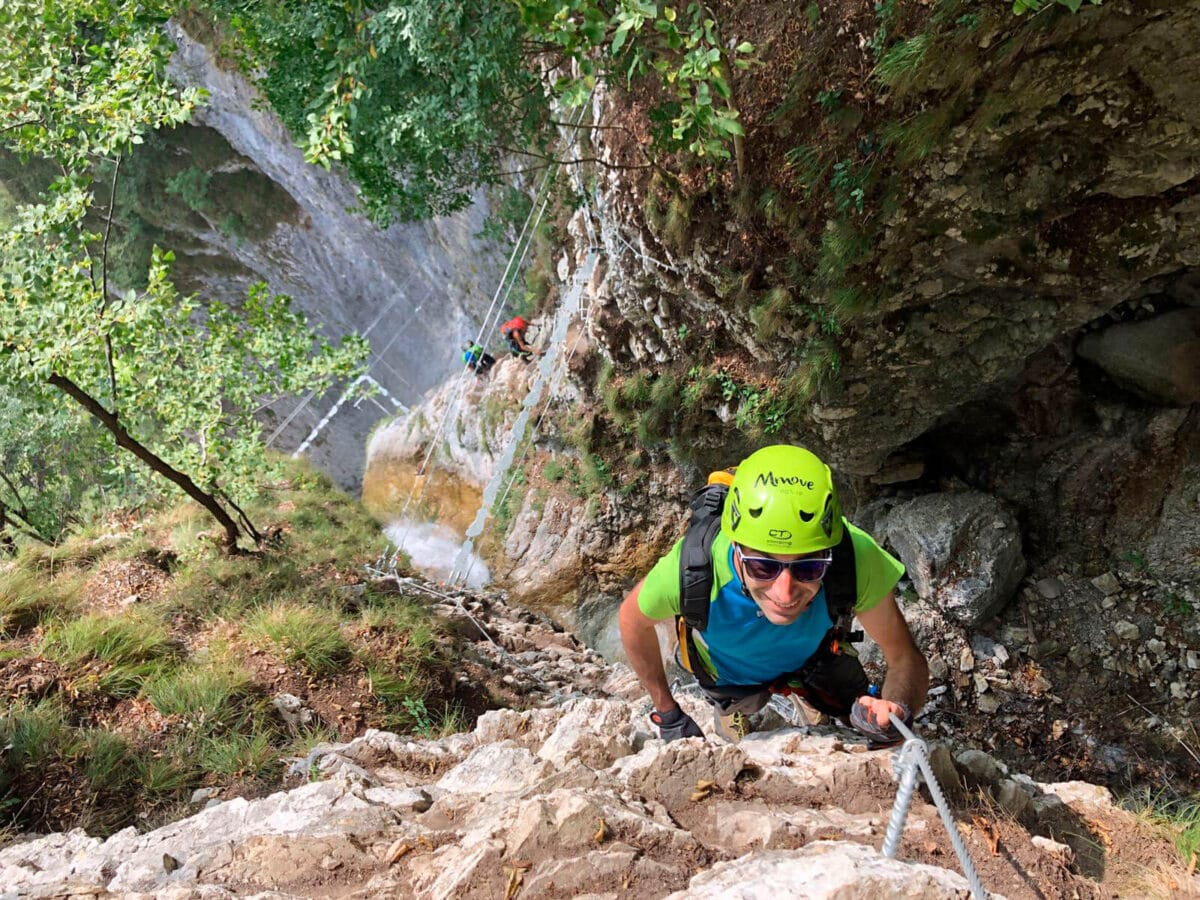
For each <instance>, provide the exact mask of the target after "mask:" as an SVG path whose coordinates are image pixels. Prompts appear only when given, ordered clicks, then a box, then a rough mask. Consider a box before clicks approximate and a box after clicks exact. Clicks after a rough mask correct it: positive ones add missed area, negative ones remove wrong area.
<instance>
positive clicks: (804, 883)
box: [667, 841, 968, 900]
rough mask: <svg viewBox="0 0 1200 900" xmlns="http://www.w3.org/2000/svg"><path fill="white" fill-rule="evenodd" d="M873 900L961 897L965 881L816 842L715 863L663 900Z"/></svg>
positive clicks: (855, 848)
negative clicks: (792, 899) (793, 899)
mask: <svg viewBox="0 0 1200 900" xmlns="http://www.w3.org/2000/svg"><path fill="white" fill-rule="evenodd" d="M731 896H737V897H740V898H743V900H778V898H779V897H806V898H811V900H820V898H827V900H834V898H836V900H877V898H879V897H922V898H935V897H945V898H951V897H953V898H956V900H958V898H962V897H966V896H968V888H967V882H966V879H965V878H963V877H962V876H961V875H958V874H956V873H953V872H949V871H947V870H946V869H938V868H935V867H933V866H924V865H916V864H911V863H903V862H899V861H897V860H894V859H888V858H887V857H885V856H884V855H883V854H881V853H880V852H879V851H878V850H874V849H872V848H871V847H864V846H863V845H861V844H849V843H844V842H841V841H817V842H816V843H813V844H809V845H808V846H806V847H803V848H801V849H799V850H771V851H762V852H757V853H750V854H748V855H746V856H743V857H741V858H739V859H735V860H733V861H732V862H723V863H717V864H716V865H715V866H713V867H712V868H711V869H709V870H708V871H706V872H701V873H700V874H699V875H697V876H696V877H695V878H693V879H692V881H691V883H690V884H689V885H688V888H687V890H686V891H679V892H677V893H674V894H670V895H669V896H668V898H667V900H705V898H712V900H724V898H727V897H731Z"/></svg>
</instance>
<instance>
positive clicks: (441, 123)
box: [206, 0, 546, 223]
mask: <svg viewBox="0 0 1200 900" xmlns="http://www.w3.org/2000/svg"><path fill="white" fill-rule="evenodd" d="M206 6H207V8H208V9H209V10H210V11H211V12H212V13H214V14H216V15H217V16H219V17H221V18H222V19H224V20H226V21H228V22H229V23H230V24H231V26H232V29H233V33H234V35H235V39H236V42H237V43H236V45H231V46H230V47H228V48H227V50H228V51H230V52H234V53H236V54H237V55H238V56H239V58H240V60H241V61H242V63H243V64H244V65H245V67H246V70H247V72H256V73H261V77H260V78H259V84H260V87H261V88H262V90H263V92H264V94H265V95H266V97H267V99H268V100H269V101H270V103H271V105H272V106H273V107H274V108H275V110H276V111H277V112H278V113H279V114H280V116H281V117H282V118H283V120H284V122H285V123H286V124H287V126H288V128H289V129H290V130H291V132H292V134H293V135H295V136H296V137H297V138H298V140H299V141H300V144H301V146H303V148H304V150H305V155H306V157H307V158H308V160H309V161H310V162H315V163H318V164H321V165H324V166H326V167H328V166H329V165H331V164H333V163H340V164H342V165H344V166H345V167H346V170H347V171H348V172H349V174H350V176H351V177H352V178H353V179H354V180H355V182H356V183H357V184H358V186H359V189H360V192H361V199H362V201H363V204H364V207H365V208H366V210H367V212H368V213H369V214H370V215H371V216H372V217H373V218H374V219H375V220H377V221H379V222H381V223H386V222H388V221H391V220H392V219H393V218H398V219H400V220H402V221H408V220H414V219H423V218H428V217H430V216H433V215H442V214H445V213H449V212H453V211H454V210H457V209H461V208H463V207H465V206H466V205H467V204H468V203H469V202H470V200H471V195H472V192H473V190H474V189H475V187H476V186H478V185H483V184H497V183H499V178H500V159H501V155H502V154H503V153H504V151H505V149H506V148H516V149H525V148H526V146H527V145H528V144H529V143H531V142H532V141H533V138H534V137H535V136H536V135H537V134H538V133H539V132H540V131H541V129H542V127H543V125H544V123H545V120H546V103H545V96H544V91H543V89H542V86H541V84H540V82H539V80H538V78H537V76H536V75H535V74H534V73H533V72H532V71H531V70H530V68H529V67H528V66H527V64H526V63H527V61H528V58H527V55H526V54H527V52H528V50H527V47H526V44H525V43H524V40H523V36H524V35H523V30H522V26H521V22H520V18H519V15H518V12H517V10H516V9H515V8H514V6H513V5H512V4H511V3H507V2H500V0H483V2H431V0H423V2H416V3H387V4H383V5H382V6H368V5H367V4H365V3H362V2H359V0H351V2H345V3H343V2H332V0H318V2H312V3H305V4H301V5H297V4H294V3H286V2H282V0H211V2H209V3H207V4H206Z"/></svg>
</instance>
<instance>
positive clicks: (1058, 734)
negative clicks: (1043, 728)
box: [1050, 719, 1071, 741]
mask: <svg viewBox="0 0 1200 900" xmlns="http://www.w3.org/2000/svg"><path fill="white" fill-rule="evenodd" d="M1070 727H1071V723H1070V722H1068V721H1067V720H1066V719H1055V720H1054V721H1053V722H1052V723H1050V738H1051V740H1055V741H1057V740H1060V739H1061V738H1062V736H1063V735H1064V734H1066V733H1067V729H1068V728H1070Z"/></svg>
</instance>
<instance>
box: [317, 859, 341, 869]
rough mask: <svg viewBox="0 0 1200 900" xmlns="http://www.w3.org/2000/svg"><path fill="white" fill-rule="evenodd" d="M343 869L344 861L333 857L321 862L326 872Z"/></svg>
mask: <svg viewBox="0 0 1200 900" xmlns="http://www.w3.org/2000/svg"><path fill="white" fill-rule="evenodd" d="M341 867H342V861H341V860H340V859H336V858H334V857H332V856H327V857H325V858H324V859H323V860H321V868H322V869H324V870H325V871H326V872H332V871H334V870H335V869H340V868H341Z"/></svg>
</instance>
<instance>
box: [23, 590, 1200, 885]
mask: <svg viewBox="0 0 1200 900" xmlns="http://www.w3.org/2000/svg"><path fill="white" fill-rule="evenodd" d="M400 589H402V590H409V589H413V590H414V591H416V592H417V593H421V594H423V595H425V596H429V597H432V598H433V603H434V605H435V606H436V607H437V609H438V610H439V612H440V613H441V614H443V615H445V616H447V617H448V618H451V619H453V620H455V621H456V622H457V623H458V624H461V625H462V632H463V633H464V634H466V633H468V632H469V631H471V630H474V631H475V632H476V641H477V648H478V652H477V653H476V654H474V655H473V657H472V660H471V664H472V665H473V666H476V665H478V664H480V663H483V664H486V665H487V666H489V667H490V668H491V670H492V675H494V676H496V677H498V678H499V679H500V680H501V683H503V684H505V685H507V686H508V687H510V688H511V689H512V691H513V692H514V693H515V694H523V695H524V696H525V697H526V698H528V699H529V700H532V701H533V702H534V703H536V704H540V708H532V709H522V710H518V709H501V710H493V711H491V712H487V713H485V714H484V715H482V716H481V717H480V718H479V720H478V722H477V724H476V727H475V729H474V730H473V731H472V732H470V733H465V734H454V735H450V736H447V737H443V738H439V739H412V738H408V737H401V736H397V735H395V734H390V733H385V732H378V731H369V732H367V733H366V734H364V735H362V736H360V737H358V738H356V739H355V740H353V741H351V742H349V743H347V744H341V745H336V746H324V747H321V748H318V749H317V750H315V751H314V752H313V753H312V754H311V755H310V757H309V758H308V759H307V760H302V761H297V763H298V764H297V766H296V768H297V770H298V771H301V772H303V777H305V778H306V779H307V781H306V783H303V784H301V785H300V786H298V787H295V788H293V789H291V790H287V791H281V792H279V793H276V794H273V795H271V796H269V797H265V798H261V799H256V800H246V799H233V800H227V801H225V802H221V803H210V805H209V806H208V807H207V808H205V809H204V810H202V811H201V812H199V813H197V814H196V815H194V816H192V817H190V818H188V819H184V820H182V821H179V822H175V823H173V824H170V825H167V826H165V827H162V828H158V829H156V830H154V831H150V832H148V833H144V834H139V833H138V832H137V831H136V830H135V829H132V828H130V829H126V830H125V831H122V832H119V833H117V834H115V835H113V836H112V837H110V838H108V839H107V840H101V839H99V838H95V837H89V836H88V835H87V834H85V833H84V832H82V831H72V832H69V833H65V834H63V833H60V834H52V835H48V836H40V837H39V836H25V837H23V838H21V839H19V840H18V841H16V842H14V843H12V844H10V845H9V846H8V847H6V848H5V849H3V850H0V885H2V887H0V897H3V898H17V897H20V898H26V897H30V898H44V897H64V896H65V897H104V896H126V897H151V896H153V897H170V898H179V900H182V898H210V897H212V898H215V897H234V896H257V897H263V898H267V897H270V898H284V897H311V896H339V897H350V896H355V897H374V896H404V897H422V898H424V897H429V898H433V897H438V898H442V897H504V898H507V900H512V898H515V897H567V896H570V897H584V896H586V897H594V898H600V897H612V898H616V897H634V896H636V897H639V898H641V897H668V896H669V897H679V898H682V897H685V896H686V897H688V898H695V897H725V896H730V894H731V892H735V893H736V894H737V895H738V896H743V897H776V896H780V895H790V896H805V897H838V898H857V897H862V898H868V897H870V898H875V897H878V896H909V897H916V896H921V897H966V896H968V895H969V891H968V888H967V884H966V881H965V880H964V878H963V877H962V876H961V875H960V874H958V873H957V871H951V869H957V861H956V859H955V857H954V853H953V850H952V849H951V846H950V842H949V840H948V838H947V835H946V834H945V832H944V831H943V830H942V826H941V824H940V821H939V819H938V817H937V813H936V810H935V809H934V808H933V807H932V806H930V805H929V804H928V803H926V802H925V801H924V800H923V799H921V798H920V797H917V798H916V800H915V801H914V805H913V810H912V813H911V814H910V816H909V820H908V825H907V827H906V829H905V832H904V839H903V841H902V843H901V846H900V851H899V854H898V859H888V858H886V857H884V856H883V855H882V853H881V852H880V850H879V848H880V846H881V844H882V841H883V834H884V830H885V828H886V824H887V818H888V813H889V811H890V808H891V806H892V802H893V799H894V795H895V775H894V772H893V764H894V760H895V757H894V755H893V754H892V753H889V752H887V751H875V752H870V751H868V750H867V748H866V746H865V745H864V744H863V743H862V742H861V741H860V740H859V739H858V738H857V737H856V736H854V735H853V734H852V733H850V732H847V731H843V730H840V729H837V728H833V727H829V728H813V729H805V728H801V727H797V726H796V725H794V724H793V723H792V721H790V709H785V708H784V707H783V706H780V707H779V708H775V707H773V706H772V707H768V708H767V710H765V711H764V712H763V713H762V714H760V715H759V716H758V717H757V721H756V725H757V729H758V730H757V731H756V732H755V733H753V734H751V735H750V736H748V737H747V738H746V739H745V740H744V741H742V742H741V743H740V744H737V745H730V744H724V743H720V742H718V741H717V740H716V739H715V738H714V737H712V736H711V735H710V736H709V737H708V738H707V739H704V740H701V739H690V740H686V741H679V742H676V743H672V744H665V743H663V742H662V741H661V740H658V739H657V738H656V737H655V736H654V735H653V730H652V728H651V726H650V725H649V723H648V720H647V718H646V715H645V713H646V712H647V709H646V708H645V705H644V701H643V700H642V699H641V696H640V691H639V689H638V688H637V684H636V680H635V679H634V678H633V677H632V673H631V672H630V671H629V670H628V669H627V668H625V667H623V666H607V665H604V664H603V663H602V662H601V661H599V658H598V657H597V656H596V654H594V653H593V652H591V651H589V650H586V649H584V648H583V647H582V646H580V645H579V644H578V643H577V642H576V641H575V640H574V639H573V638H572V637H571V636H570V635H568V634H566V633H564V632H562V631H561V630H558V629H556V628H555V627H554V626H552V625H550V624H548V623H547V622H545V621H544V620H542V619H541V618H540V617H538V616H537V615H536V614H532V613H528V612H517V611H516V610H514V609H513V608H511V607H509V606H508V605H507V604H506V603H505V602H504V600H503V598H500V597H496V596H492V597H487V598H481V597H472V596H469V595H463V594H447V593H444V592H435V593H430V592H429V590H428V589H427V588H424V587H421V586H419V585H417V584H416V583H414V582H404V583H401V585H400ZM680 697H681V702H682V703H683V704H684V705H685V707H686V708H687V709H688V710H689V711H690V712H691V713H692V714H693V716H694V717H695V718H696V719H697V721H699V722H701V723H702V724H703V725H704V727H705V728H706V729H707V728H710V727H711V725H710V723H711V714H706V710H705V706H704V703H703V701H702V700H701V699H700V698H699V697H697V696H695V695H694V694H691V693H689V692H688V689H686V688H681V690H680ZM933 757H934V762H935V765H936V767H937V770H938V772H939V777H940V780H941V781H942V782H943V784H944V785H945V786H946V787H947V789H948V791H949V793H950V794H951V796H952V797H953V798H954V802H955V804H956V810H957V813H956V814H957V819H958V828H959V831H960V833H961V834H962V836H963V839H964V840H965V842H966V844H967V846H968V847H969V849H970V851H971V853H972V855H973V857H974V859H975V860H976V864H977V866H978V868H979V871H980V875H981V877H982V879H983V882H984V884H985V885H986V886H987V887H988V888H989V889H990V890H992V891H995V892H996V894H997V895H1003V896H1008V897H1024V896H1029V897H1032V896H1089V897H1090V896H1116V895H1118V894H1127V893H1128V892H1129V891H1131V890H1132V891H1134V892H1135V893H1137V894H1139V895H1143V894H1148V893H1149V894H1152V893H1159V894H1171V893H1172V892H1175V893H1178V892H1181V891H1182V892H1184V893H1186V892H1187V891H1189V890H1197V891H1200V879H1197V878H1195V877H1194V876H1193V875H1191V874H1189V873H1187V872H1186V871H1185V870H1184V869H1183V868H1182V867H1181V866H1179V865H1178V864H1177V863H1173V862H1172V860H1173V859H1174V857H1173V853H1172V851H1171V849H1170V845H1169V842H1168V841H1167V840H1166V839H1165V838H1164V837H1163V836H1161V835H1157V834H1155V833H1154V832H1152V831H1150V830H1148V829H1147V826H1146V825H1145V823H1143V822H1140V821H1139V820H1138V819H1137V818H1135V817H1134V816H1132V815H1131V814H1129V813H1127V812H1124V811H1122V810H1120V809H1118V808H1117V807H1115V806H1114V805H1113V803H1112V800H1111V798H1110V797H1109V795H1108V793H1107V792H1106V791H1105V790H1104V789H1103V788H1097V787H1095V786H1092V785H1087V784H1082V783H1077V782H1072V783H1064V784H1038V783H1036V782H1034V781H1033V780H1032V779H1029V778H1025V777H1023V776H1020V775H1010V774H1009V773H1008V772H1007V770H1006V769H1005V768H1004V766H1002V765H1001V764H999V763H997V762H996V761H995V760H993V759H992V758H991V757H989V756H987V755H986V754H984V753H982V752H980V751H978V750H971V749H967V748H962V747H957V748H951V747H950V746H949V745H945V744H943V745H936V746H935V747H934V752H933ZM1018 795H1019V796H1018ZM1017 801H1020V802H1017Z"/></svg>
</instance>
